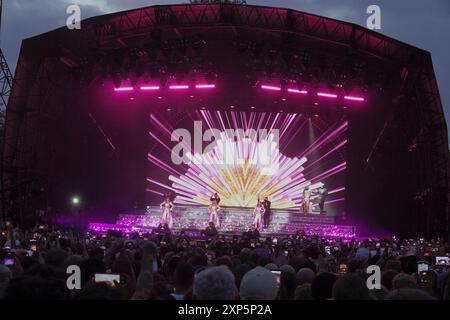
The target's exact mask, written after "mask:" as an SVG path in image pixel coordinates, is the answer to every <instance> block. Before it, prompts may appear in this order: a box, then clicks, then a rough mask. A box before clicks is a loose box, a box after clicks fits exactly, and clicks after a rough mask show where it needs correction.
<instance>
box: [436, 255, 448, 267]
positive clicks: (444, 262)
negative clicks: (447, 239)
mask: <svg viewBox="0 0 450 320" xmlns="http://www.w3.org/2000/svg"><path fill="white" fill-rule="evenodd" d="M436 265H437V266H450V258H449V257H446V256H441V257H436Z"/></svg>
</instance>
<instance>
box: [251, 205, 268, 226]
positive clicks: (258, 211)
mask: <svg viewBox="0 0 450 320" xmlns="http://www.w3.org/2000/svg"><path fill="white" fill-rule="evenodd" d="M265 211H266V210H265V209H264V206H263V205H262V203H261V201H259V199H258V203H257V204H256V208H255V211H253V217H254V218H253V225H254V226H255V228H256V229H258V231H261V230H262V228H263V225H264V222H263V215H264V212H265Z"/></svg>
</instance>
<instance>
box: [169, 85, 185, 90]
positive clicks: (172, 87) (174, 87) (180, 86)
mask: <svg viewBox="0 0 450 320" xmlns="http://www.w3.org/2000/svg"><path fill="white" fill-rule="evenodd" d="M169 89H171V90H185V89H189V86H188V85H187V84H181V85H174V86H170V87H169Z"/></svg>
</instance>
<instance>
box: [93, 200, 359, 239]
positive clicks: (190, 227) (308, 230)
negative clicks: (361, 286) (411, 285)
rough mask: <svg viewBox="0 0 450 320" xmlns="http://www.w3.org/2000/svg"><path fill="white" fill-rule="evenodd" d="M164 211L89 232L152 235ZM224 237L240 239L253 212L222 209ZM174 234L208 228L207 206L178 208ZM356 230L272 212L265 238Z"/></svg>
mask: <svg viewBox="0 0 450 320" xmlns="http://www.w3.org/2000/svg"><path fill="white" fill-rule="evenodd" d="M161 216H162V210H161V209H160V208H159V206H150V207H148V208H147V209H146V210H134V211H130V212H124V213H121V214H119V216H118V218H117V221H116V223H115V224H105V223H94V222H92V223H90V224H89V229H90V230H92V231H95V232H98V233H105V232H107V231H108V230H117V231H121V232H123V233H126V234H130V233H148V232H151V231H152V230H153V229H154V228H156V227H157V226H158V224H159V222H160V221H161ZM219 217H220V223H221V227H220V229H219V233H221V234H230V235H231V234H233V235H234V234H236V235H240V234H242V232H244V231H247V230H248V229H249V228H250V227H251V225H252V222H253V208H239V207H222V209H221V211H220V212H219ZM173 218H174V225H173V228H172V231H173V233H174V234H177V233H179V232H180V231H181V230H185V231H187V232H190V233H191V234H192V235H194V236H195V235H197V234H200V231H201V230H203V229H205V227H206V226H207V225H208V220H209V214H208V209H207V207H205V206H194V205H190V206H187V205H182V206H181V205H177V206H176V207H175V208H174V210H173ZM355 229H356V228H355V227H354V226H348V225H340V224H337V223H336V218H335V217H334V216H328V215H325V214H322V215H321V214H318V213H310V214H301V213H299V212H298V210H277V209H275V210H272V219H271V223H270V226H269V228H268V229H267V230H266V229H265V230H263V231H262V232H261V235H262V236H268V235H277V236H280V235H292V234H295V233H297V231H299V230H302V231H303V232H304V233H305V234H306V235H318V236H321V237H341V238H353V237H355V236H356V230H355Z"/></svg>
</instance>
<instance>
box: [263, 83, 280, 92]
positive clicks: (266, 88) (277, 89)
mask: <svg viewBox="0 0 450 320" xmlns="http://www.w3.org/2000/svg"><path fill="white" fill-rule="evenodd" d="M261 89H264V90H272V91H281V88H280V87H276V86H269V85H266V84H263V85H261Z"/></svg>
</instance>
